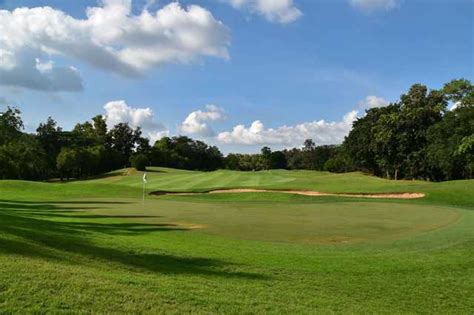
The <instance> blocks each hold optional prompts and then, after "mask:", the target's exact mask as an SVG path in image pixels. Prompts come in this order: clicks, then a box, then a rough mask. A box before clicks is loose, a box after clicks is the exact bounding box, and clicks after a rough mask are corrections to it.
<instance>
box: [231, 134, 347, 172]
mask: <svg viewBox="0 0 474 315" xmlns="http://www.w3.org/2000/svg"><path fill="white" fill-rule="evenodd" d="M339 151H340V147H339V146H336V145H322V146H316V145H315V143H314V141H313V140H311V139H307V140H306V141H305V142H304V144H303V147H302V148H293V149H290V150H287V149H286V150H282V151H272V150H271V149H270V148H269V147H263V148H262V150H261V152H260V154H234V153H231V154H229V155H227V156H226V157H225V159H224V165H225V167H226V168H227V169H232V170H239V171H260V170H268V169H307V170H316V171H324V170H331V171H332V170H333V168H334V167H333V166H332V165H333V164H334V161H333V159H334V158H335V157H336V156H337V155H338V154H339ZM350 170H351V169H347V170H345V171H350Z"/></svg>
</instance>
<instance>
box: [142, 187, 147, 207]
mask: <svg viewBox="0 0 474 315" xmlns="http://www.w3.org/2000/svg"><path fill="white" fill-rule="evenodd" d="M145 185H146V184H145V182H143V197H142V203H143V206H145Z"/></svg>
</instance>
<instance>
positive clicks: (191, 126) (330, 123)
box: [0, 0, 474, 152]
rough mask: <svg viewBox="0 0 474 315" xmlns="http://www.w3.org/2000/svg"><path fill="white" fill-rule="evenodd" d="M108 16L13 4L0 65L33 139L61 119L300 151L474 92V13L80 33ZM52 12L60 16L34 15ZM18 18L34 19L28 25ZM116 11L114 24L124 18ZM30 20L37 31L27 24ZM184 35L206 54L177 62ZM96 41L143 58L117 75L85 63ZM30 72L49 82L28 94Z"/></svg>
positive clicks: (1, 94) (245, 0) (381, 7)
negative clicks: (456, 93) (419, 88)
mask: <svg viewBox="0 0 474 315" xmlns="http://www.w3.org/2000/svg"><path fill="white" fill-rule="evenodd" d="M107 1H109V2H115V4H114V5H121V6H122V7H123V6H126V3H127V0H107ZM107 1H105V2H107ZM272 1H274V2H273V3H271V2H272ZM275 1H276V2H279V3H280V6H275V5H274V4H275V3H276V2H275ZM105 2H101V1H95V0H90V1H89V0H87V1H85V0H84V1H80V0H78V1H59V0H49V1H48V0H42V1H26V0H24V1H23V0H15V1H13V0H6V1H5V0H3V1H1V0H0V9H1V10H6V11H3V12H2V15H1V16H0V52H1V51H2V49H3V51H7V52H11V53H12V54H11V55H13V56H14V57H13V58H14V59H12V60H13V61H11V60H10V59H8V58H9V57H8V56H7V55H1V53H0V106H2V105H3V106H5V105H6V104H7V103H11V104H14V105H17V106H19V107H20V109H21V110H22V111H23V117H24V120H25V123H26V125H27V129H28V130H30V131H31V130H34V129H35V128H36V126H37V125H38V123H39V122H41V121H44V120H45V119H46V118H47V117H48V116H52V117H53V118H55V119H56V120H57V121H58V122H59V123H60V125H61V126H63V127H64V128H65V129H69V128H72V127H73V125H74V123H76V122H78V121H85V120H88V119H89V118H90V117H92V116H94V115H96V114H106V115H108V117H109V123H110V124H113V123H115V122H118V121H128V122H130V123H131V124H132V125H140V126H142V127H143V128H144V129H145V133H146V134H147V135H149V136H150V137H151V138H152V139H156V138H157V137H159V136H161V135H164V134H169V135H177V134H187V135H190V136H191V137H194V138H200V139H204V140H205V141H207V142H209V143H213V144H216V145H218V146H219V147H220V148H221V149H223V151H225V152H230V151H242V152H252V151H256V150H258V149H259V148H260V147H261V146H263V145H270V146H271V147H274V148H283V147H291V146H295V145H299V144H301V143H302V140H304V138H306V137H311V138H314V139H315V140H316V142H317V143H319V144H327V143H338V142H340V141H342V139H343V137H344V135H345V134H347V132H348V130H349V129H350V124H351V122H352V120H353V119H354V118H355V117H356V116H357V115H361V114H362V113H363V111H364V109H365V108H367V107H371V106H383V105H385V104H386V103H387V102H389V101H396V100H397V99H398V97H399V95H400V94H401V93H403V92H404V91H406V90H407V89H408V87H409V86H410V85H411V84H413V83H418V82H419V83H423V84H426V85H428V86H429V87H432V88H439V87H441V86H442V84H443V83H445V82H447V81H449V80H451V79H453V78H460V77H464V78H467V79H471V80H472V79H473V74H474V73H473V68H474V67H473V66H474V61H473V58H474V51H473V50H474V48H473V40H474V28H473V20H474V13H473V10H474V9H473V8H474V2H473V1H471V0H451V1H448V0H293V1H291V0H192V1H191V0H186V1H184V0H183V1H180V2H179V5H177V4H176V3H174V5H176V6H175V9H176V7H177V8H179V10H178V11H179V12H180V18H179V19H186V21H187V22H186V23H188V24H186V25H185V26H183V23H184V22H179V21H181V20H179V21H178V22H176V23H175V22H173V23H171V26H169V27H168V28H169V29H166V27H165V28H159V27H157V28H149V25H148V24H146V23H145V22H144V23H142V24H140V25H141V26H140V27H141V28H139V29H138V30H135V32H130V34H132V35H127V34H125V35H123V36H122V35H121V36H122V37H113V38H114V39H113V40H110V36H112V35H110V34H109V32H112V31H114V30H116V29H118V28H120V27H123V25H124V24H121V23H122V22H123V23H128V22H127V21H131V19H132V18H133V17H134V16H135V17H137V16H140V15H142V14H143V10H144V8H145V7H146V8H145V10H147V11H148V12H150V13H151V14H152V15H151V16H152V17H153V14H154V13H155V12H157V11H162V13H163V14H162V18H166V19H173V18H174V19H178V18H176V17H175V15H173V14H172V13H170V12H171V11H166V12H165V11H164V9H165V8H166V7H167V6H169V3H170V1H165V0H160V1H138V0H136V1H132V6H131V11H130V12H129V13H128V14H126V16H125V17H122V18H124V19H123V20H121V21H122V22H120V23H119V22H116V20H110V21H108V20H107V21H105V22H107V23H106V24H100V25H99V26H97V27H95V28H91V27H90V25H89V24H88V25H89V26H87V27H86V26H84V27H82V26H76V24H74V23H69V22H68V20H78V21H79V20H82V21H85V20H86V19H88V16H87V15H86V9H87V7H97V8H102V9H104V8H105V7H106V6H107V4H106V3H105ZM265 2H267V4H265ZM268 3H270V5H268ZM109 5H111V4H110V3H109ZM190 5H195V6H197V7H199V9H200V10H203V11H202V12H205V13H206V14H207V15H206V14H204V15H203V16H205V17H206V19H207V20H206V23H207V24H205V25H206V26H205V27H202V29H201V28H199V29H198V30H196V28H195V25H194V24H192V23H197V22H196V21H195V20H193V19H192V18H191V17H190V16H191V15H192V14H191V13H190V12H191V11H190V9H189V7H188V6H190ZM42 6H50V7H51V8H52V9H51V10H49V11H47V10H37V11H33V8H35V7H42ZM18 7H27V8H29V9H28V10H26V11H24V12H23V13H22V14H21V16H20V15H19V14H15V11H14V10H15V9H16V8H18ZM114 8H115V9H112V7H110V8H109V11H106V12H109V13H110V12H115V13H116V12H117V8H121V7H114ZM7 11H8V12H7ZM173 12H177V11H173ZM199 12H201V11H199ZM202 12H201V13H202ZM57 13H61V14H60V15H56V14H57ZM165 13H166V14H168V15H166V14H165ZM42 15H44V21H43V20H40V21H39V22H37V21H38V19H39V18H38V17H41V16H42ZM25 16H34V17H35V19H33V18H31V19H28V21H27V22H25ZM52 16H55V17H58V16H59V18H58V20H55V19H53V18H52ZM127 18H128V19H127ZM188 18H189V19H188ZM1 19H3V20H4V21H3V23H2V22H1ZM157 19H158V18H157ZM52 21H54V23H53V22H52ZM157 21H158V20H157ZM173 21H174V20H173ZM158 22H160V21H158ZM16 23H18V24H16ZM25 23H26V24H25ZM28 23H29V24H28ZM32 23H33V24H32ZM34 23H38V25H36V24H34ZM130 23H131V22H130ZM160 23H161V22H160ZM2 24H3V25H2ZM12 25H15V27H11V26H12ZM150 25H151V24H150ZM153 25H155V26H156V24H153ZM9 26H10V27H9ZM32 27H33V28H34V27H37V28H35V29H34V31H25V30H28V29H30V30H31V29H32ZM150 27H151V26H150ZM2 28H3V29H2ZM51 30H53V31H54V32H58V33H54V34H67V35H66V36H65V39H64V40H63V41H59V40H58V42H54V43H52V41H50V40H49V39H48V37H47V36H46V35H45V33H47V32H49V31H51ZM65 32H66V33H65ZM98 32H100V34H98ZM180 32H185V33H183V34H185V36H184V38H186V39H189V40H191V41H194V38H195V35H196V36H198V37H199V40H196V43H195V44H194V43H193V45H187V44H186V47H187V48H186V49H187V50H186V51H184V52H183V56H184V57H183V58H181V59H179V60H178V59H177V57H175V55H176V54H178V55H179V54H181V52H182V46H180V45H181V44H182V41H183V39H182V38H180V40H179V41H178V40H176V38H173V36H175V37H176V36H178V35H177V34H180ZM186 32H191V33H186ZM158 33H160V34H158ZM165 33H166V36H163V35H162V34H165ZM2 34H4V35H2ZM5 34H7V35H5ZM48 34H49V33H48ZM91 34H92V35H91ZM97 34H98V35H97ZM136 34H138V35H136ZM169 34H171V35H169ZM189 34H191V37H190V36H188V35H189ZM155 35H156V36H155ZM91 36H97V38H98V40H99V42H100V43H99V44H97V45H99V46H100V47H101V49H102V48H104V47H107V48H104V49H109V48H113V49H116V50H117V51H120V50H122V49H127V48H130V47H131V48H133V49H134V50H133V54H131V55H130V56H129V55H127V56H125V57H120V58H118V57H117V58H118V59H117V60H118V61H117V63H116V64H114V66H113V67H108V66H106V65H104V62H105V61H97V60H99V57H97V56H98V55H94V53H89V52H87V53H84V54H82V55H80V56H78V55H77V54H76V53H75V52H76V51H77V50H78V49H79V50H80V49H81V47H89V46H88V45H91V47H92V46H93V47H95V45H96V42H97V41H92V42H91V41H90V40H89V37H91ZM127 36H128V37H127ZM70 37H73V38H74V40H73V41H71V39H70ZM139 39H140V40H139ZM54 40H55V41H56V40H57V39H54ZM142 40H143V41H148V40H149V41H152V42H153V43H155V44H156V45H155V46H150V45H149V44H148V43H147V44H143V42H142ZM81 41H84V43H81ZM48 45H49V46H48ZM76 45H77V46H76ZM2 47H3V48H2ZM45 47H46V48H45ZM51 47H53V48H54V51H51ZM58 47H59V48H58ZM143 47H146V51H144V50H143V49H142V48H143ZM177 47H178V48H177ZM189 47H192V48H189ZM168 49H169V51H170V52H171V53H170V54H166V55H163V56H162V57H161V54H162V51H168ZM138 54H142V55H143V56H142V55H138ZM147 54H151V55H152V56H153V57H151V58H152V59H153V60H152V61H150V60H149V58H148V55H147ZM163 54H164V53H163ZM2 56H3V57H2ZM5 56H7V57H5ZM19 56H21V57H19ZM121 56H122V55H121ZM144 56H145V57H144ZM156 56H160V58H159V60H158V57H156ZM36 58H38V61H37V62H36V68H34V69H33V68H32V67H35V66H34V62H35V61H34V60H35V59H36ZM183 59H185V60H183ZM136 60H142V61H140V62H138V61H136ZM10 62H11V65H10ZM100 62H103V64H101V63H100ZM2 63H3V64H4V67H3V68H4V71H2V66H1V64H2ZM5 65H8V66H5ZM28 65H29V66H28ZM32 65H33V66H32ZM129 65H130V67H129ZM15 67H17V68H15ZM71 67H73V68H71ZM107 67H108V68H107ZM121 67H123V68H121ZM128 68H130V69H131V70H130V71H129V70H127V69H128ZM5 69H7V70H5ZM37 69H42V70H41V71H39V72H38V70H37ZM124 69H125V70H124ZM56 70H58V71H57V72H55V71H56ZM31 71H35V75H37V74H39V75H40V76H39V77H38V78H39V81H38V82H36V83H31V82H29V81H28V80H29V78H30V77H31V76H32V72H31ZM132 72H133V73H132ZM135 72H136V73H135ZM137 73H138V74H137ZM2 76H3V79H2ZM48 80H49V81H48ZM44 82H48V84H47V85H44V84H43V83H44ZM2 103H3V104H2ZM106 104H107V106H106ZM208 105H212V106H208ZM104 106H106V107H105V108H104Z"/></svg>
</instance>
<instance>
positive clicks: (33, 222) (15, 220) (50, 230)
mask: <svg viewBox="0 0 474 315" xmlns="http://www.w3.org/2000/svg"><path fill="white" fill-rule="evenodd" d="M12 205H14V206H12ZM35 207H36V208H35ZM34 210H35V211H34ZM75 210H76V209H75ZM69 211H71V209H69V207H64V208H63V207H61V206H58V205H53V204H50V205H46V204H39V205H36V206H35V205H34V203H33V202H31V203H28V204H24V203H16V204H15V203H14V202H13V201H8V202H5V201H3V202H0V253H3V254H14V255H21V256H25V257H34V258H42V259H50V260H57V261H64V262H68V263H72V264H78V263H79V262H84V263H88V260H91V259H92V261H93V263H96V262H106V263H115V264H119V265H121V266H123V267H126V268H131V269H139V270H143V271H146V272H159V273H168V274H190V275H208V276H220V277H227V278H229V277H237V278H244V279H254V280H264V279H267V277H265V276H263V275H259V274H254V273H246V272H237V271H233V270H231V269H233V267H235V264H230V263H227V262H224V261H222V260H219V259H210V258H199V257H180V256H175V255H170V254H165V253H159V252H158V253H157V252H156V251H153V252H137V251H135V250H123V249H118V248H115V247H114V248H112V247H103V246H100V245H98V244H95V243H94V242H93V237H94V233H104V234H108V235H111V237H113V235H125V236H128V235H142V234H145V233H163V232H170V231H186V230H187V229H184V228H182V227H179V226H177V225H175V224H167V223H161V224H144V223H129V222H127V223H103V222H101V223H97V222H84V221H81V220H80V219H78V218H77V217H79V218H82V216H77V217H74V218H75V220H74V221H67V222H61V221H52V220H48V219H45V218H46V217H47V215H48V214H50V215H52V216H53V218H54V217H56V216H57V215H58V212H63V213H64V216H65V217H70V216H68V215H67V212H69ZM38 213H40V214H38ZM118 217H119V218H123V216H97V217H95V216H93V215H92V216H89V217H86V218H87V219H96V218H118ZM127 217H129V216H127ZM131 217H135V216H131ZM124 240H125V241H124ZM121 241H122V242H126V239H123V238H122V239H121ZM83 258H86V260H84V259H83Z"/></svg>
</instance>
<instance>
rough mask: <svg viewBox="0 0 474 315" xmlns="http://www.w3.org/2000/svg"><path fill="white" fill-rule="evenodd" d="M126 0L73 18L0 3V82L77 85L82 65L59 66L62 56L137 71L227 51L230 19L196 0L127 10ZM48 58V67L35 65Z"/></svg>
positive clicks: (71, 88)
mask: <svg viewBox="0 0 474 315" xmlns="http://www.w3.org/2000/svg"><path fill="white" fill-rule="evenodd" d="M131 8H132V2H131V0H103V1H102V6H100V7H89V8H88V9H87V11H86V18H85V19H76V18H74V17H72V16H70V15H68V14H66V13H64V12H62V11H60V10H56V9H53V8H51V7H37V8H17V9H15V10H13V11H7V10H0V60H1V61H2V62H1V63H0V84H3V85H12V86H20V87H24V88H29V89H37V90H58V91H77V90H80V89H82V81H81V79H80V76H79V72H78V71H77V70H76V69H75V68H73V67H71V66H56V64H55V63H54V62H52V61H51V58H52V57H54V56H63V57H67V58H73V59H76V60H79V61H81V62H84V63H87V64H89V65H91V66H93V67H96V68H99V69H102V70H106V71H110V72H113V73H117V74H120V75H123V76H128V77H134V76H139V75H141V74H143V73H144V72H145V71H147V70H149V69H152V68H154V67H158V66H160V65H163V64H168V63H183V64H186V63H189V62H192V61H194V60H195V59H196V58H198V57H200V56H207V57H218V58H224V59H226V58H228V57H229V54H228V46H229V44H230V36H229V31H228V29H227V27H226V26H225V25H224V24H223V23H222V22H220V21H218V20H216V19H215V18H214V17H213V15H212V14H211V13H210V12H209V11H208V10H206V9H205V8H202V7H200V6H197V5H190V6H188V7H186V8H183V7H181V6H180V4H179V3H178V2H172V3H170V4H168V5H166V6H164V7H162V8H161V9H159V10H157V11H155V12H150V11H149V10H148V8H147V7H146V8H144V9H143V10H142V11H141V13H140V14H138V15H133V14H132V10H131ZM37 60H43V61H41V62H40V64H41V63H42V64H47V65H48V66H47V67H44V66H39V67H38V61H37Z"/></svg>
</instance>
